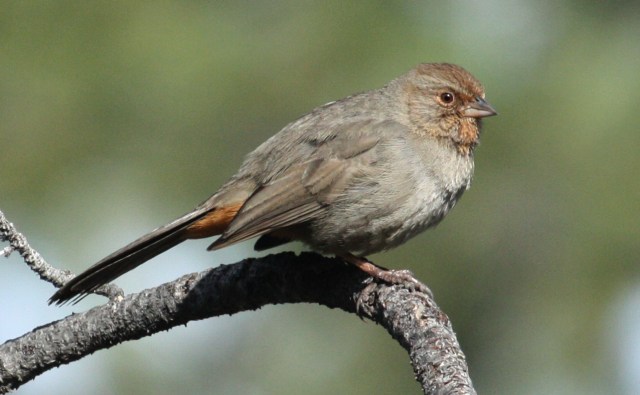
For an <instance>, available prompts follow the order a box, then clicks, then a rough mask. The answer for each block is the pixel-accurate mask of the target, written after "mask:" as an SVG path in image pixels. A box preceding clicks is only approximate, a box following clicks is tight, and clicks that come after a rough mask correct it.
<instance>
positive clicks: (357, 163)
mask: <svg viewBox="0 0 640 395" xmlns="http://www.w3.org/2000/svg"><path fill="white" fill-rule="evenodd" d="M390 124H393V125H394V126H399V124H397V123H395V122H391V121H384V122H372V121H360V122H354V123H352V124H349V125H348V127H341V128H340V129H339V133H336V134H335V135H333V136H330V137H329V138H324V139H323V140H322V141H321V142H318V141H317V140H314V141H306V142H303V144H314V145H316V146H317V148H316V149H315V150H314V151H313V153H312V154H311V155H310V157H309V158H308V160H306V161H303V162H302V163H298V164H295V165H292V166H290V167H289V168H287V169H286V170H285V171H283V172H282V173H281V174H280V175H279V176H278V177H275V178H274V179H272V180H270V181H269V182H268V183H267V184H265V185H262V186H260V187H259V188H258V189H257V190H256V191H255V192H254V194H253V195H252V196H251V197H249V199H247V201H246V202H245V204H244V205H243V206H242V208H241V209H240V211H239V212H238V214H237V215H236V217H235V218H234V219H233V221H232V222H231V223H230V224H229V227H228V228H227V229H226V230H225V232H224V233H223V234H222V236H221V237H220V238H219V239H218V240H216V241H215V242H214V243H213V244H212V245H211V246H210V247H209V249H218V248H222V247H224V246H227V245H229V244H233V243H236V242H239V241H243V240H247V239H250V238H252V237H256V236H259V235H263V234H266V233H269V232H272V231H274V230H277V229H282V228H286V227H289V226H293V225H298V224H302V223H305V222H308V221H310V220H312V219H314V218H317V217H318V216H320V215H322V213H323V211H324V210H326V209H327V207H328V205H330V204H331V203H332V202H333V201H334V200H335V199H336V198H337V197H339V196H340V195H341V194H342V193H343V192H344V190H345V189H346V188H347V187H348V186H349V185H350V184H351V183H352V182H353V181H354V179H356V178H358V177H359V176H361V175H362V174H363V172H365V171H366V169H367V168H368V167H370V165H371V162H372V161H374V160H375V156H374V155H367V153H368V152H371V151H372V149H373V148H374V147H376V145H378V143H379V142H380V140H381V133H384V132H385V130H387V129H388V128H389V127H390Z"/></svg>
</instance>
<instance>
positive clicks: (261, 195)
mask: <svg viewBox="0 0 640 395" xmlns="http://www.w3.org/2000/svg"><path fill="white" fill-rule="evenodd" d="M496 114H497V112H496V111H495V110H494V108H493V107H492V106H491V105H490V104H489V103H488V102H487V101H486V99H485V92H484V88H483V86H482V84H481V83H480V82H479V81H478V80H477V79H476V78H475V77H474V76H473V75H471V73H469V72H468V71H466V70H465V69H463V68H462V67H460V66H457V65H454V64H451V63H422V64H419V65H417V66H416V67H414V68H413V69H411V70H409V71H408V72H406V73H405V74H403V75H401V76H399V77H397V78H395V79H393V80H391V81H390V82H389V83H387V84H386V85H384V86H383V87H381V88H378V89H374V90H370V91H366V92H363V93H358V94H354V95H351V96H348V97H346V98H344V99H341V100H337V101H333V102H330V103H327V104H324V105H322V106H320V107H317V108H316V109H314V110H312V111H311V112H309V113H307V114H306V115H303V116H302V117H300V118H298V119H297V120H295V121H293V122H291V123H289V124H288V125H286V126H285V127H284V128H283V129H282V130H280V131H279V132H278V133H276V134H275V135H273V136H272V137H270V138H269V139H267V140H266V141H265V142H264V143H262V144H261V145H259V146H258V147H257V148H256V149H255V150H254V151H252V152H251V153H249V154H248V155H247V156H246V157H245V159H244V162H243V163H242V165H241V166H240V168H239V170H238V171H237V172H236V173H235V174H234V175H233V176H232V177H231V178H229V180H228V181H227V182H226V183H224V184H223V185H222V186H221V187H220V188H219V189H218V190H217V191H216V192H215V193H214V194H213V195H212V196H211V197H209V198H208V199H206V200H205V201H204V202H202V203H201V204H200V205H198V206H197V207H196V208H195V209H194V210H192V211H190V212H188V213H187V214H185V215H183V216H181V217H179V218H178V219H176V220H174V221H172V222H170V223H168V224H167V225H164V226H161V227H159V228H157V229H155V230H153V231H151V232H150V233H148V234H146V235H144V236H142V237H140V238H138V239H137V240H135V241H133V242H132V243H130V244H128V245H126V246H125V247H123V248H121V249H119V250H117V251H115V252H113V253H112V254H110V255H108V256H107V257H105V258H103V259H102V260H100V261H99V262H97V263H96V264H94V265H93V266H91V267H89V268H88V269H86V270H85V271H84V272H82V273H80V274H79V275H77V276H76V277H73V278H72V279H70V280H69V281H67V282H66V283H65V284H64V285H63V286H62V287H60V288H59V289H58V290H57V292H55V294H53V296H52V297H51V298H50V299H49V304H52V303H54V304H64V303H67V302H69V301H72V302H74V303H75V302H77V301H78V300H80V299H82V298H83V297H85V296H86V295H88V294H90V293H92V292H94V291H95V290H96V289H98V288H99V287H100V286H102V285H104V284H107V283H109V282H111V281H113V280H115V279H116V278H118V277H119V276H121V275H123V274H124V273H126V272H128V271H130V270H132V269H134V268H136V267H137V266H139V265H141V264H142V263H144V262H146V261H148V260H149V259H151V258H153V257H155V256H157V255H158V254H161V253H163V252H165V251H166V250H168V249H170V248H172V247H174V246H176V245H178V244H180V243H182V242H183V241H186V240H189V239H201V238H208V237H212V236H219V237H218V238H217V239H216V240H215V241H213V243H212V244H211V245H210V246H209V247H208V250H217V249H220V248H224V247H227V246H229V245H231V244H234V243H238V242H241V241H244V240H248V239H252V238H257V241H256V242H255V246H254V248H255V250H257V251H262V250H266V249H269V248H272V247H276V246H280V245H282V244H285V243H289V242H291V241H301V242H302V243H304V244H306V245H307V246H309V247H310V248H311V249H312V250H314V251H316V252H319V253H323V254H332V255H336V256H337V257H339V258H341V259H343V260H344V261H345V262H346V263H348V264H352V265H354V266H355V267H357V268H359V269H361V270H362V271H364V272H365V273H367V274H369V275H370V276H371V277H373V278H375V279H378V280H381V281H385V282H389V283H394V284H395V283H401V282H403V281H406V280H407V278H409V279H412V277H411V275H410V272H408V271H406V270H388V269H385V268H383V267H381V266H378V265H375V264H374V263H372V262H371V261H369V260H368V259H367V258H366V256H367V255H370V254H373V253H377V252H380V251H384V250H388V249H390V248H393V247H396V246H398V245H400V244H402V243H404V242H406V241H407V240H409V239H410V238H412V237H414V236H416V235H417V234H419V233H420V232H422V231H424V230H426V229H428V228H430V227H433V226H435V225H436V224H438V223H439V222H440V221H441V220H442V219H443V217H444V216H445V215H446V214H447V213H448V212H449V211H450V210H451V209H452V208H453V206H454V205H455V204H456V202H457V201H458V199H459V198H460V196H461V195H462V194H463V192H464V191H466V190H467V189H468V188H469V186H470V183H471V179H472V175H473V170H474V161H473V158H474V150H475V148H476V146H477V145H478V142H479V137H480V133H481V127H482V125H481V123H482V118H485V117H489V116H493V115H496ZM407 273H409V274H407Z"/></svg>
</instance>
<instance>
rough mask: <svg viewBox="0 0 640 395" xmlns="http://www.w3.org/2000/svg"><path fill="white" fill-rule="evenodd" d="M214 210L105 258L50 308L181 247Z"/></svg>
mask: <svg viewBox="0 0 640 395" xmlns="http://www.w3.org/2000/svg"><path fill="white" fill-rule="evenodd" d="M211 211H212V209H211V208H205V207H202V208H199V209H196V210H195V211H193V212H191V213H189V214H186V215H184V216H182V217H180V218H178V219H177V220H175V221H173V222H171V223H169V224H167V225H165V226H162V227H160V228H158V229H156V230H154V231H152V232H150V233H148V234H146V235H144V236H142V237H140V238H139V239H137V240H135V241H134V242H132V243H130V244H128V245H127V246H125V247H123V248H121V249H119V250H118V251H116V252H114V253H113V254H111V255H109V256H107V257H105V258H104V259H102V260H101V261H100V262H98V263H96V264H95V265H93V266H91V267H90V268H88V269H87V270H85V271H84V272H82V273H80V274H79V275H77V276H76V277H74V278H72V279H71V280H69V282H67V283H66V284H65V285H64V286H63V287H62V288H60V289H59V290H58V291H57V292H56V293H55V294H53V296H52V297H51V298H50V299H49V304H52V303H55V304H58V305H62V304H64V303H67V302H69V301H73V303H76V302H78V301H79V300H81V299H82V298H84V297H85V296H87V295H88V294H90V293H91V292H93V291H95V290H96V289H97V288H99V287H100V286H102V285H104V284H107V283H108V282H110V281H112V280H114V279H116V278H117V277H120V276H121V275H123V274H124V273H126V272H128V271H130V270H132V269H134V268H136V267H137V266H139V265H141V264H143V263H144V262H146V261H148V260H149V259H151V258H153V257H154V256H156V255H158V254H161V253H163V252H165V251H166V250H168V249H170V248H172V247H174V246H176V245H178V244H180V243H181V242H183V241H185V240H186V239H188V238H193V237H192V236H191V235H190V234H189V226H190V225H192V224H194V223H195V222H197V221H198V220H200V219H202V218H203V217H206V216H207V214H209V213H211Z"/></svg>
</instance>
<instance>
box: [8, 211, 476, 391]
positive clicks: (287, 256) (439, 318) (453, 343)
mask: <svg viewBox="0 0 640 395" xmlns="http://www.w3.org/2000/svg"><path fill="white" fill-rule="evenodd" d="M0 214H1V213H0ZM0 219H1V218H0ZM0 225H1V224H0ZM3 237H4V236H3ZM5 240H8V239H6V238H5ZM25 244H26V240H25ZM369 280H370V279H369V278H367V277H366V275H364V273H362V272H361V271H359V270H357V269H355V268H353V267H351V266H349V265H345V264H344V263H343V262H342V261H340V260H339V259H330V258H325V257H322V256H320V255H317V254H314V253H303V254H301V255H299V256H298V255H295V254H293V253H281V254H276V255H270V256H267V257H264V258H259V259H246V260H243V261H241V262H238V263H236V264H232V265H223V266H220V267H217V268H214V269H210V270H206V271H204V272H201V273H192V274H188V275H185V276H183V277H181V278H179V279H177V280H175V281H172V282H169V283H166V284H163V285H160V286H158V287H156V288H151V289H147V290H145V291H142V292H140V293H138V294H130V295H127V296H126V297H124V299H122V300H115V301H111V302H109V303H107V304H105V305H102V306H97V307H95V308H93V309H91V310H89V311H86V312H84V313H80V314H73V315H70V316H68V317H66V318H64V319H62V320H59V321H55V322H52V323H50V324H47V325H44V326H42V327H39V328H36V329H34V330H33V331H31V332H29V333H26V334H25V335H23V336H21V337H19V338H17V339H13V340H9V341H7V342H5V343H4V344H3V345H1V346H0V393H5V392H7V391H9V390H11V389H15V388H18V387H19V386H20V385H22V384H23V383H25V382H27V381H29V380H32V379H34V378H35V377H37V376H38V375H40V374H41V373H43V372H45V371H47V370H49V369H51V368H54V367H57V366H60V365H63V364H67V363H70V362H73V361H76V360H78V359H80V358H83V357H84V356H86V355H89V354H91V353H93V352H95V351H97V350H100V349H106V348H110V347H112V346H114V345H116V344H118V343H121V342H124V341H127V340H134V339H139V338H141V337H144V336H149V335H151V334H153V333H157V332H160V331H163V330H167V329H170V328H173V327H175V326H178V325H184V324H186V323H187V322H189V321H193V320H200V319H205V318H209V317H215V316H219V315H223V314H234V313H237V312H240V311H246V310H255V309H258V308H260V307H262V306H264V305H267V304H282V303H318V304H321V305H324V306H327V307H329V308H340V309H342V310H344V311H347V312H350V313H357V314H359V315H360V316H361V317H366V318H369V319H371V320H372V321H374V322H376V323H378V324H379V325H381V326H383V327H384V328H385V329H387V331H388V332H389V333H390V334H391V336H392V337H393V338H394V339H396V340H397V341H398V342H399V343H400V344H401V345H402V346H403V347H404V348H405V349H406V350H407V351H408V352H409V356H410V359H411V363H412V365H413V369H414V372H415V375H416V379H417V380H418V382H420V384H421V385H422V388H423V391H424V393H425V394H475V390H474V389H473V387H472V384H471V379H470V378H469V375H468V369H467V365H466V361H465V357H464V355H463V353H462V351H461V350H460V347H459V344H458V342H457V340H456V337H455V334H454V332H453V329H452V328H451V323H450V322H449V319H448V317H447V316H446V315H445V314H444V313H443V312H442V311H441V310H440V309H439V308H438V306H437V305H436V303H435V302H434V301H433V299H431V297H430V296H429V295H427V294H423V293H419V292H415V291H412V290H409V289H407V288H403V287H402V286H398V285H394V286H389V285H386V284H377V283H371V282H369Z"/></svg>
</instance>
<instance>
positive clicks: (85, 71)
mask: <svg viewBox="0 0 640 395" xmlns="http://www.w3.org/2000/svg"><path fill="white" fill-rule="evenodd" d="M639 21H640V3H638V2H632V1H618V2H602V3H596V2H580V1H568V0H567V1H562V0H560V1H558V0H556V1H542V2H535V3H534V2H525V1H484V2H458V1H456V2H405V3H402V2H394V3H391V2H373V1H372V2H363V1H351V2H342V1H324V2H311V1H278V2H276V1H273V2H249V1H237V2H232V1H226V2H205V1H195V2H179V1H162V2H150V1H140V2H125V1H109V2H106V1H103V2H79V1H75V2H74V1H58V2H49V1H5V2H3V4H2V10H1V11H0V149H1V152H2V153H1V163H2V165H1V166H0V209H1V210H3V211H4V212H5V214H6V215H7V216H8V218H9V219H10V220H11V221H13V222H14V223H15V225H16V226H17V227H18V229H19V230H20V231H21V232H23V233H24V234H25V235H26V236H27V237H28V238H29V240H30V242H31V243H32V246H33V247H35V248H36V249H38V250H39V252H40V253H41V254H42V255H43V256H44V257H45V259H47V260H48V261H49V262H50V263H52V264H55V265H57V266H59V267H64V268H69V269H72V270H75V271H80V270H82V269H83V268H86V267H87V266H89V265H90V264H91V263H93V262H95V261H96V260H97V259H99V258H101V257H103V256H104V255H106V254H107V253H109V252H111V251H112V250H114V249H116V248H118V247H120V246H122V245H123V244H125V243H127V242H128V241H130V240H131V239H133V238H135V237H136V236H139V235H141V234H142V233H144V232H146V231H148V230H150V229H152V228H154V227H156V226H159V225H162V224H164V223H165V222H168V221H169V220H171V219H173V218H174V217H177V216H179V215H180V214H182V213H184V212H186V211H188V210H190V209H191V208H192V207H194V206H195V205H196V204H198V203H199V202H200V201H202V200H204V199H205V198H206V197H208V196H209V195H210V194H211V193H213V192H214V191H215V190H216V188H217V187H218V186H219V185H220V184H221V183H223V182H224V181H225V180H226V178H227V177H229V176H230V175H231V174H233V172H234V171H235V170H236V168H237V167H238V166H239V164H240V163H241V161H242V159H243V156H244V155H245V154H246V153H248V152H249V151H250V150H251V149H253V148H254V147H256V146H257V145H258V144H259V143H260V142H262V141H263V140H265V139H266V138H267V137H268V136H270V135H272V134H273V133H275V132H276V131H278V130H279V129H280V128H281V127H283V126H284V125H285V124H287V123H288V122H289V121H292V120H294V119H295V118H297V117H298V116H300V115H302V114H304V113H305V112H307V111H309V110H311V109H312V108H314V107H315V106H318V105H320V104H323V103H325V102H328V101H331V100H334V99H337V98H340V97H343V96H346V95H349V94H351V93H354V92H358V91H363V90H367V89H371V88H375V87H379V86H381V85H383V84H384V83H386V82H387V81H388V80H390V79H392V78H394V77H396V76H398V75H400V74H402V73H403V72H405V71H406V70H408V69H409V68H411V67H413V66H414V65H416V64H417V63H420V62H427V61H447V62H453V63H458V64H460V65H462V66H464V67H465V68H467V69H468V70H469V71H471V72H472V73H473V74H474V75H475V76H476V77H478V78H479V79H480V80H481V81H482V82H483V83H484V85H485V87H486V91H487V99H488V100H489V101H490V102H491V103H492V104H493V106H494V107H495V108H496V109H497V110H498V111H499V113H500V115H499V116H498V117H495V118H490V119H487V120H486V122H485V129H484V134H483V136H482V145H481V146H480V147H479V148H478V150H477V151H476V177H475V180H474V185H473V188H472V189H471V190H470V191H469V192H467V194H466V195H465V196H464V197H463V199H462V201H461V202H460V204H459V205H458V206H457V207H456V209H455V210H454V211H453V212H452V213H451V214H450V215H449V216H448V218H447V219H446V220H445V221H444V222H443V223H442V224H441V225H440V226H439V227H438V228H437V229H436V230H435V231H430V232H427V233H425V234H424V235H421V236H419V237H417V238H415V239H413V240H411V241H410V242H409V243H407V244H406V245H404V246H403V247H401V248H398V249H396V250H393V251H390V252H388V253H384V254H379V255H377V256H374V257H373V259H374V260H375V261H376V262H378V263H380V264H382V265H386V266H392V267H397V268H410V269H411V270H413V271H414V272H415V273H416V274H417V276H418V277H419V278H421V279H423V280H424V281H425V282H426V283H427V284H429V285H430V287H431V288H432V290H433V291H434V293H435V296H436V300H437V301H438V302H439V304H440V305H441V307H442V308H443V309H444V311H445V312H447V313H448V314H449V316H450V318H451V320H452V322H453V325H454V328H455V330H456V331H457V333H458V337H459V340H460V342H461V344H462V347H463V350H464V351H465V353H466V355H467V358H468V361H469V365H470V370H471V376H472V378H473V380H474V383H475V385H476V388H477V390H478V391H479V393H482V394H498V393H500V394H542V393H544V394H602V393H607V394H610V393H621V394H637V393H640V269H639V267H638V263H639V262H638V260H639V258H640V246H639V238H640V226H639V224H638V216H639V214H640V181H639V177H638V170H639V169H640V156H639V155H638V147H639V146H640V133H639V130H638V128H639V125H640V122H639V121H640V119H639V115H638V114H639V112H638V108H640V23H639ZM206 245H207V241H202V242H191V243H187V244H184V245H182V246H180V247H178V248H176V249H174V250H172V251H171V252H169V253H167V254H165V255H163V256H161V257H158V258H157V259H155V260H154V262H152V263H149V264H147V265H144V266H142V267H140V268H139V269H137V270H136V271H134V272H132V273H131V274H129V275H127V276H125V277H123V278H122V279H121V280H120V281H119V284H120V285H122V286H123V287H124V288H125V290H126V291H128V292H134V291H139V290H141V289H144V288H147V287H152V286H154V285H157V284H159V283H161V282H164V281H169V280H172V279H173V278H175V277H177V276H179V275H180V274H184V273H188V272H193V271H200V270H204V269H205V268H207V267H210V266H215V265H217V264H218V263H230V262H235V261H237V260H239V259H241V258H242V257H245V256H250V255H254V253H253V252H252V251H251V244H246V245H240V246H234V247H232V248H229V249H228V250H223V251H221V252H218V253H206V252H205V251H204V250H205V247H206ZM295 248H298V249H299V248H300V247H295ZM0 281H1V285H0V317H1V318H0V320H1V321H0V322H1V325H0V335H1V340H2V341H5V340H6V339H10V338H13V337H17V336H19V335H21V334H23V333H24V332H26V331H28V330H31V329H32V328H33V327H35V326H37V325H42V324H45V323H48V322H50V321H52V320H55V319H59V318H62V317H64V316H65V315H67V314H70V313H71V312H72V311H82V310H84V309H87V308H89V307H90V306H91V305H92V304H96V303H101V302H102V301H103V300H101V299H100V298H98V297H91V298H87V299H86V300H85V301H83V302H82V303H81V304H79V305H77V306H75V307H64V308H55V307H50V306H47V304H46V299H47V298H48V297H49V296H50V295H51V293H52V292H53V291H54V289H53V287H52V286H51V285H49V284H47V283H44V282H42V281H39V280H38V279H37V277H36V276H35V275H34V274H33V273H31V272H29V270H28V269H27V268H26V266H25V265H24V264H23V263H22V262H21V260H20V259H19V258H18V256H17V254H14V256H12V257H11V259H10V260H2V261H0ZM18 393H20V394H42V393H48V394H85V393H104V394H107V393H119V394H143V393H155V394H174V393H190V394H209V393H215V394H239V393H244V394H299V393H305V394H328V393H348V394H401V393H402V394H410V393H419V386H418V384H417V383H415V382H414V380H413V373H412V370H411V368H410V365H409V362H408V357H407V355H406V353H405V352H404V351H403V350H402V349H401V348H400V347H399V346H398V345H397V344H396V343H395V342H394V341H393V340H392V339H391V338H390V337H389V336H388V335H387V334H386V333H385V332H384V331H383V330H382V329H381V328H378V327H376V326H375V325H374V324H372V323H370V322H362V321H360V320H358V319H357V318H356V317H355V316H353V315H348V314H345V313H342V312H340V311H332V310H328V309H326V308H322V307H318V306H315V305H288V306H277V307H267V308H264V309H262V310H260V311H258V312H249V313H242V314H238V315H235V316H232V317H221V318H216V319H211V320H206V321H202V322H197V323H191V324H189V325H188V326H187V327H186V328H185V327H181V328H176V329H174V330H172V331H170V332H168V333H161V334H158V335H155V336H152V337H150V338H146V339H143V340H140V341H136V342H129V343H125V344H123V345H119V346H117V347H115V348H113V349H110V350H107V351H101V352H98V353H96V354H94V355H91V356H89V357H86V358H84V359H83V360H81V361H79V362H76V363H72V364H71V365H68V366H63V367H61V368H60V369H55V370H53V371H50V372H47V373H45V374H44V375H42V376H40V377H38V378H37V379H36V380H35V381H33V382H31V383H29V384H27V385H25V386H24V387H23V388H21V389H20V390H19V391H18Z"/></svg>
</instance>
